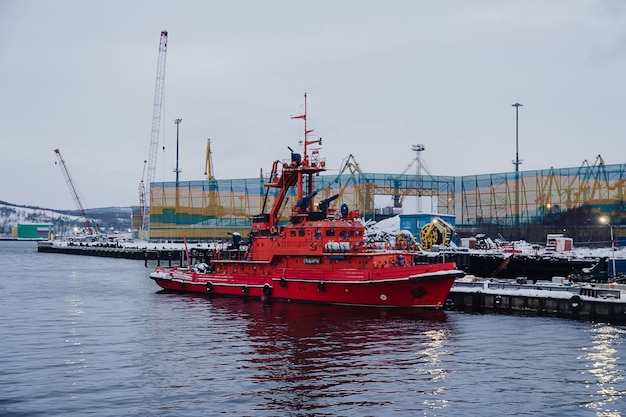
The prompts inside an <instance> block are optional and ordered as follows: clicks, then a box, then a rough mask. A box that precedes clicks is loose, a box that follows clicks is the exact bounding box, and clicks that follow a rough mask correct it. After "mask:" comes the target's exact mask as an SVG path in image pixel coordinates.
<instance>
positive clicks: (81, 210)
mask: <svg viewBox="0 0 626 417" xmlns="http://www.w3.org/2000/svg"><path fill="white" fill-rule="evenodd" d="M54 153H55V154H56V156H57V161H58V163H59V166H60V167H61V171H63V176H64V177H65V182H67V186H68V188H69V189H70V193H71V194H72V198H74V203H76V208H78V211H79V213H80V215H81V216H82V217H84V218H85V230H87V234H89V235H94V234H95V230H94V229H95V228H97V226H95V222H94V226H95V228H94V227H92V225H91V220H90V219H89V218H88V216H87V213H86V212H85V208H84V206H83V203H82V201H80V197H79V195H78V190H77V189H76V186H75V185H74V181H73V180H72V176H71V175H70V171H69V170H68V169H67V164H66V163H65V160H64V159H63V157H62V156H61V151H59V150H58V149H55V150H54Z"/></svg>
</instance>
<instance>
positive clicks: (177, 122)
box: [174, 119, 183, 183]
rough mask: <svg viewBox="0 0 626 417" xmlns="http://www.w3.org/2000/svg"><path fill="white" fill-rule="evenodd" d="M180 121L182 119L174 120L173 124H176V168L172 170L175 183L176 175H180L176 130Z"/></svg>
mask: <svg viewBox="0 0 626 417" xmlns="http://www.w3.org/2000/svg"><path fill="white" fill-rule="evenodd" d="M182 121H183V119H174V123H176V168H175V169H174V172H175V173H176V183H178V175H179V174H180V169H178V128H179V127H180V122H182Z"/></svg>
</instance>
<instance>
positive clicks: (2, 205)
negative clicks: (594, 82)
mask: <svg viewBox="0 0 626 417" xmlns="http://www.w3.org/2000/svg"><path fill="white" fill-rule="evenodd" d="M92 211H93V213H91V212H92ZM88 213H89V214H90V216H91V217H92V218H93V219H94V220H96V222H97V223H98V225H99V226H100V227H101V228H106V229H115V230H127V229H128V228H130V208H126V207H112V208H103V209H93V210H88ZM18 223H52V224H53V225H54V231H55V234H57V235H66V234H69V233H70V232H71V231H72V229H74V227H76V226H78V227H83V225H84V218H81V217H80V216H77V215H73V214H70V213H68V212H59V211H55V210H50V209H46V208H39V207H32V206H17V205H14V204H11V203H7V202H4V201H0V236H10V235H11V228H12V227H13V226H15V225H17V224H18Z"/></svg>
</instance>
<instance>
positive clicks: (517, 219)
mask: <svg viewBox="0 0 626 417" xmlns="http://www.w3.org/2000/svg"><path fill="white" fill-rule="evenodd" d="M511 106H513V107H515V160H514V161H513V165H515V227H517V228H519V166H520V164H521V163H522V161H521V159H519V108H520V107H522V106H523V105H522V104H519V103H515V104H511ZM517 233H519V229H518V230H517Z"/></svg>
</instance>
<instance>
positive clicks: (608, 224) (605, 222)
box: [600, 216, 617, 278]
mask: <svg viewBox="0 0 626 417" xmlns="http://www.w3.org/2000/svg"><path fill="white" fill-rule="evenodd" d="M600 223H602V224H606V225H607V226H609V229H611V252H613V278H615V277H616V276H617V271H616V270H615V244H614V243H613V225H612V224H611V223H609V218H608V217H607V216H602V217H600Z"/></svg>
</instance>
